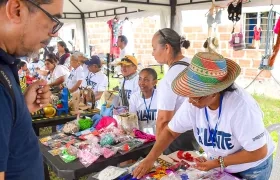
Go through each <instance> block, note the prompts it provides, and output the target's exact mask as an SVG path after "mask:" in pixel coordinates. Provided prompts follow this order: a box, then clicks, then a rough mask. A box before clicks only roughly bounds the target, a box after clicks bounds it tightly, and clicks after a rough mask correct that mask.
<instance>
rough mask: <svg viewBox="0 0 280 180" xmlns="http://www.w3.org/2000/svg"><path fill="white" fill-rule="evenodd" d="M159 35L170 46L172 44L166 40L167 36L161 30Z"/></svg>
mask: <svg viewBox="0 0 280 180" xmlns="http://www.w3.org/2000/svg"><path fill="white" fill-rule="evenodd" d="M159 33H160V35H161V36H162V37H163V39H164V40H165V41H166V42H167V43H168V44H171V43H170V41H169V40H168V39H167V38H166V36H165V35H164V34H163V32H162V31H161V30H159Z"/></svg>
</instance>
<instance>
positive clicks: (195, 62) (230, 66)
mask: <svg viewBox="0 0 280 180" xmlns="http://www.w3.org/2000/svg"><path fill="white" fill-rule="evenodd" d="M240 72H241V69H240V66H239V65H238V64H237V63H235V62H234V61H232V60H230V59H225V58H224V57H223V56H221V55H219V54H214V53H209V52H200V53H197V54H196V55H195V56H194V57H193V59H192V61H191V64H190V66H189V67H188V68H186V69H185V70H184V71H183V72H181V73H180V74H179V75H178V76H177V77H176V78H175V80H174V81H173V82H172V89H173V91H174V92H175V93H176V94H178V95H180V96H187V97H202V96H207V95H210V94H214V93H216V92H220V91H222V90H224V89H226V88H227V87H229V86H230V85H231V84H232V83H233V82H234V81H235V79H236V78H237V77H238V75H239V74H240Z"/></svg>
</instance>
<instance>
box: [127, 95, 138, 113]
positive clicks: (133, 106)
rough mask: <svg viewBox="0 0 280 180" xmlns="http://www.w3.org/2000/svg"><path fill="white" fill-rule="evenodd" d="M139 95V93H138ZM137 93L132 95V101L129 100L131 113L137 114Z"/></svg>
mask: <svg viewBox="0 0 280 180" xmlns="http://www.w3.org/2000/svg"><path fill="white" fill-rule="evenodd" d="M136 93H138V92H136ZM136 93H134V94H132V95H131V97H130V99H129V112H130V113H137V107H136V102H137V98H136Z"/></svg>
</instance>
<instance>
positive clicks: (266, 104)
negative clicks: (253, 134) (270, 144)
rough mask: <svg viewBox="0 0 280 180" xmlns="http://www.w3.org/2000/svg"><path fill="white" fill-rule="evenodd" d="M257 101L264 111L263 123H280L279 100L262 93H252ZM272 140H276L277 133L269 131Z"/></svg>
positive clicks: (266, 124)
mask: <svg viewBox="0 0 280 180" xmlns="http://www.w3.org/2000/svg"><path fill="white" fill-rule="evenodd" d="M253 97H254V98H255V99H256V100H257V102H258V103H259V105H260V107H261V109H262V111H263V112H264V125H265V127H268V126H270V125H272V124H275V123H280V116H279V113H280V100H278V99H272V98H269V97H266V96H264V95H255V94H254V95H253ZM271 136H272V139H273V141H274V142H275V143H276V142H278V135H277V133H276V132H273V133H271Z"/></svg>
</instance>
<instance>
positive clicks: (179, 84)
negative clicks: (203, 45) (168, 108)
mask: <svg viewBox="0 0 280 180" xmlns="http://www.w3.org/2000/svg"><path fill="white" fill-rule="evenodd" d="M240 71H241V68H240V66H239V65H238V64H237V63H235V62H234V61H232V60H230V59H225V58H223V57H222V56H221V55H219V54H213V53H208V52H201V53H198V54H196V55H195V56H194V57H193V59H192V61H191V64H190V67H189V68H187V69H185V70H184V71H183V72H181V73H180V74H179V75H178V76H177V77H176V78H175V80H174V81H173V82H172V89H173V91H174V92H175V93H176V94H178V95H180V96H185V97H188V98H189V99H187V100H185V101H184V103H183V104H182V105H181V107H180V108H179V110H178V111H177V112H176V114H175V116H174V117H173V118H172V120H171V121H170V122H169V124H168V126H166V127H165V128H164V130H163V132H162V133H161V134H160V135H159V137H158V138H157V141H156V143H155V145H154V147H153V149H152V150H151V151H150V153H149V155H148V156H147V157H146V158H145V160H144V161H143V162H142V163H141V164H140V165H139V166H138V167H137V168H136V169H135V170H134V172H133V175H134V177H138V178H139V177H142V176H143V175H145V174H146V173H147V172H148V171H149V170H150V168H151V167H152V165H153V163H154V161H155V160H156V159H157V157H159V156H160V155H161V153H162V152H163V150H164V149H166V147H168V146H169V144H170V143H171V142H172V141H173V140H174V139H176V138H177V137H178V136H179V135H180V134H181V133H184V132H185V131H187V130H190V129H193V133H194V136H195V138H196V140H197V142H198V143H199V145H200V146H201V147H202V148H203V150H204V151H205V153H206V154H207V158H202V157H201V158H198V159H197V160H196V164H195V168H197V169H199V170H202V171H209V170H211V169H215V168H219V170H221V171H226V172H228V173H232V174H234V175H235V176H238V177H239V178H241V179H246V180H268V179H269V176H270V173H271V169H272V163H273V160H272V153H273V150H274V145H273V142H272V139H271V137H270V135H269V133H268V132H267V130H266V128H265V127H264V123H263V113H262V111H261V109H260V107H259V105H258V104H257V102H256V101H255V100H254V99H253V97H252V96H251V95H250V94H249V93H247V92H246V91H245V90H244V89H243V88H240V87H239V86H237V85H236V84H235V83H234V81H235V79H236V78H237V77H238V75H239V74H240ZM186 141H187V139H186Z"/></svg>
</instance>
